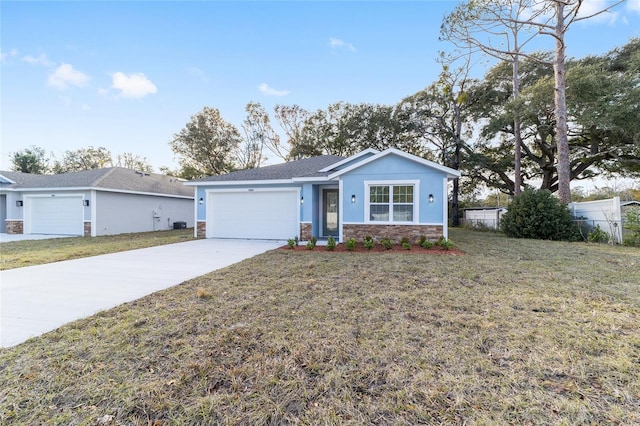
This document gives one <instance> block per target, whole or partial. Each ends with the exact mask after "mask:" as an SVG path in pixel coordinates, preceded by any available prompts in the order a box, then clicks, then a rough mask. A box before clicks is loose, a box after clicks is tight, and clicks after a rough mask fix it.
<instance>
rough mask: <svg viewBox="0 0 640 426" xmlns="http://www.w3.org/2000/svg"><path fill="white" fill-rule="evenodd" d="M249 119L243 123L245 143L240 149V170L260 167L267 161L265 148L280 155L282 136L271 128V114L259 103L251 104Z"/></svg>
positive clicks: (247, 110) (248, 109) (248, 106)
mask: <svg viewBox="0 0 640 426" xmlns="http://www.w3.org/2000/svg"><path fill="white" fill-rule="evenodd" d="M245 111H246V112H247V117H246V118H245V119H244V121H243V122H242V131H243V133H244V142H243V143H242V145H241V146H240V147H239V151H238V154H237V162H238V166H239V168H240V169H251V168H255V167H260V166H261V165H262V162H263V161H265V160H266V157H265V156H264V150H265V148H266V149H268V150H269V151H271V152H272V153H274V154H276V155H278V152H279V149H280V136H278V134H277V133H276V132H275V131H274V130H273V128H272V127H271V122H270V120H269V114H267V112H266V111H265V109H264V107H263V106H262V105H260V104H259V103H254V102H249V103H248V104H247V106H246V107H245Z"/></svg>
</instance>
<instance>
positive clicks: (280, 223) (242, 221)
mask: <svg viewBox="0 0 640 426" xmlns="http://www.w3.org/2000/svg"><path fill="white" fill-rule="evenodd" d="M207 207H208V208H207V211H208V212H209V215H208V220H207V237H208V238H249V239H254V238H255V239H267V240H283V239H288V238H293V237H294V236H296V235H298V231H299V229H298V215H299V209H300V202H299V201H298V191H297V190H286V191H282V190H280V191H252V192H249V191H246V190H245V191H242V192H211V193H209V196H208V206H207Z"/></svg>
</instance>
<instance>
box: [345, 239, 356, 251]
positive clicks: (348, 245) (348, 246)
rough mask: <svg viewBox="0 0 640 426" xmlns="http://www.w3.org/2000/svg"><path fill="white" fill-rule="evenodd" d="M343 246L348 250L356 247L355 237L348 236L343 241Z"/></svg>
mask: <svg viewBox="0 0 640 426" xmlns="http://www.w3.org/2000/svg"><path fill="white" fill-rule="evenodd" d="M344 247H345V248H346V249H347V250H349V251H353V250H355V249H356V239H355V238H349V239H348V240H347V241H346V242H345V243H344Z"/></svg>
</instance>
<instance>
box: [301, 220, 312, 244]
mask: <svg viewBox="0 0 640 426" xmlns="http://www.w3.org/2000/svg"><path fill="white" fill-rule="evenodd" d="M312 229H313V226H312V225H311V224H310V223H301V224H300V240H301V241H310V240H311V238H313V231H312Z"/></svg>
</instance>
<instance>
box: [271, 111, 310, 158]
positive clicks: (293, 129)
mask: <svg viewBox="0 0 640 426" xmlns="http://www.w3.org/2000/svg"><path fill="white" fill-rule="evenodd" d="M274 111H275V117H276V120H278V123H279V124H280V127H282V130H284V133H285V135H287V139H288V140H287V143H288V144H289V150H287V151H285V150H284V148H283V147H282V146H280V145H278V146H277V147H275V148H276V150H275V151H273V150H272V152H273V153H274V154H275V155H277V156H278V157H280V158H282V159H283V160H288V159H290V152H291V150H292V149H293V148H294V147H296V146H297V145H299V143H300V138H301V135H302V129H303V128H304V125H305V123H306V121H307V119H308V118H309V117H310V114H309V111H307V110H306V109H304V108H302V107H301V106H299V105H292V106H287V105H276V106H275V108H274Z"/></svg>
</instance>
